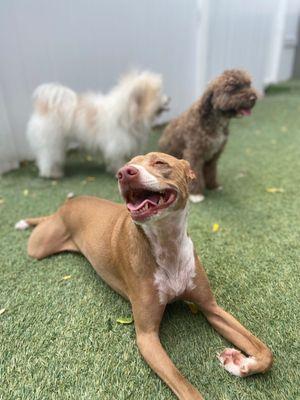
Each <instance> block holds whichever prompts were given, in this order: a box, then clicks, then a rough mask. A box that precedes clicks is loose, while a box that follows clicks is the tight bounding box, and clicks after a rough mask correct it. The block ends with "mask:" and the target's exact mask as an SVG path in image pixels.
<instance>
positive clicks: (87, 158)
mask: <svg viewBox="0 0 300 400" xmlns="http://www.w3.org/2000/svg"><path fill="white" fill-rule="evenodd" d="M85 159H86V161H93V157H92V156H90V155H89V154H88V155H87V156H86V157H85Z"/></svg>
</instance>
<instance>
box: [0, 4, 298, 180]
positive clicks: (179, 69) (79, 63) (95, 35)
mask: <svg viewBox="0 0 300 400" xmlns="http://www.w3.org/2000/svg"><path fill="white" fill-rule="evenodd" d="M298 3H299V1H298V0H252V1H251V2H249V1H247V2H245V1H242V0H76V1H72V0H51V1H49V0H1V1H0V57H1V62H0V173H1V172H4V171H6V170H9V169H12V168H14V167H17V166H18V162H19V161H20V160H22V159H24V158H30V151H29V148H28V145H27V142H26V139H25V136H24V133H25V129H26V122H27V120H28V117H29V114H30V110H31V93H32V91H33V90H34V88H35V87H36V86H37V85H39V84H40V83H43V82H50V81H56V82H61V83H63V84H65V85H68V86H70V87H71V88H73V89H75V90H77V91H85V90H88V89H90V90H101V91H107V90H108V89H109V88H110V87H111V86H112V85H114V84H115V83H116V81H117V79H118V77H119V76H120V75H121V74H123V73H124V72H126V71H128V70H130V69H133V68H139V69H150V70H153V71H155V72H159V73H161V74H162V75H163V78H164V82H165V91H166V93H167V94H168V95H170V96H171V98H172V102H171V111H170V112H169V113H168V114H165V115H164V116H163V118H164V120H168V119H170V118H172V117H173V116H175V115H177V114H178V113H180V112H182V111H183V110H184V109H185V108H187V107H188V106H189V105H190V104H191V103H192V102H193V101H194V100H195V99H196V98H197V96H199V95H200V94H201V92H202V91H203V89H204V87H205V85H206V83H207V82H208V81H209V80H210V79H211V78H213V77H214V76H216V75H217V74H219V73H220V72H222V71H223V70H224V69H225V68H232V67H242V68H246V69H248V70H249V71H250V73H251V74H252V76H253V77H254V83H255V85H256V87H257V88H258V89H263V87H264V86H265V84H267V83H269V82H276V81H278V80H280V79H282V78H283V79H287V78H289V76H290V73H291V72H290V71H291V69H292V63H293V56H294V47H295V46H296V44H297V40H296V37H297V36H296V32H297V25H296V21H297V18H298V15H299V4H298Z"/></svg>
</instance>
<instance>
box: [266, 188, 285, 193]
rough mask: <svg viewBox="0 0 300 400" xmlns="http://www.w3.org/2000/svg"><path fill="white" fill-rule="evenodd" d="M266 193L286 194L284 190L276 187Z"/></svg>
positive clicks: (268, 189)
mask: <svg viewBox="0 0 300 400" xmlns="http://www.w3.org/2000/svg"><path fill="white" fill-rule="evenodd" d="M266 191H267V192H268V193H283V192H284V190H283V189H282V188H275V187H270V188H267V189H266Z"/></svg>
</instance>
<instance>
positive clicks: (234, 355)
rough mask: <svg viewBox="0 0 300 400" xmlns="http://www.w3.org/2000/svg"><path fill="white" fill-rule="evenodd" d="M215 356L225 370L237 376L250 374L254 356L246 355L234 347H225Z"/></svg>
mask: <svg viewBox="0 0 300 400" xmlns="http://www.w3.org/2000/svg"><path fill="white" fill-rule="evenodd" d="M217 357H218V359H219V361H220V362H221V365H222V367H223V368H225V369H226V371H228V372H229V373H231V374H232V375H235V376H239V377H244V376H247V375H251V370H250V367H251V366H252V365H254V364H255V363H256V360H255V358H254V357H246V356H244V355H243V354H242V353H241V352H240V351H238V350H236V349H225V350H224V351H223V352H222V353H221V354H219V355H218V356H217Z"/></svg>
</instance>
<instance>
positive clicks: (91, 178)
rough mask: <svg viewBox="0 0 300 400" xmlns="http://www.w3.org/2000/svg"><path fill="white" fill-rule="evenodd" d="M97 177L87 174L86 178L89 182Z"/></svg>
mask: <svg viewBox="0 0 300 400" xmlns="http://www.w3.org/2000/svg"><path fill="white" fill-rule="evenodd" d="M95 179H96V178H95V177H94V176H87V177H86V178H85V180H86V181H87V182H94V180H95Z"/></svg>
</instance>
